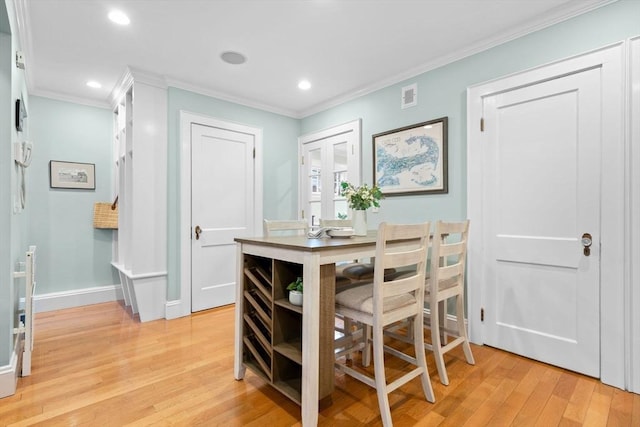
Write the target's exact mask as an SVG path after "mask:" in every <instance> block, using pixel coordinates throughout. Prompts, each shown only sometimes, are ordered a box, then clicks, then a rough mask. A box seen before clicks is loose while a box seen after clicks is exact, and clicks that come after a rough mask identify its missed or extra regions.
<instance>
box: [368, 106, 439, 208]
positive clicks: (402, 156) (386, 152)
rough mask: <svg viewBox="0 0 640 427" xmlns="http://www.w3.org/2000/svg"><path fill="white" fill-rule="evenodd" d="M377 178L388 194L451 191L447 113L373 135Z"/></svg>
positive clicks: (377, 182)
mask: <svg viewBox="0 0 640 427" xmlns="http://www.w3.org/2000/svg"><path fill="white" fill-rule="evenodd" d="M373 182H374V184H376V185H377V186H378V187H380V189H381V190H382V193H383V194H384V195H385V196H399V195H404V194H436V193H441V194H442V193H447V192H448V191H449V188H448V165H447V117H442V118H439V119H435V120H429V121H427V122H423V123H418V124H415V125H411V126H405V127H403V128H399V129H393V130H390V131H387V132H382V133H378V134H376V135H373Z"/></svg>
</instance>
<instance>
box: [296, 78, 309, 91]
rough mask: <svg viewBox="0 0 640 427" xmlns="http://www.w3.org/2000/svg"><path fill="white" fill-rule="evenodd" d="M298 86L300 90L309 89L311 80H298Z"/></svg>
mask: <svg viewBox="0 0 640 427" xmlns="http://www.w3.org/2000/svg"><path fill="white" fill-rule="evenodd" d="M298 88H299V89H302V90H309V89H311V82H309V80H300V83H298Z"/></svg>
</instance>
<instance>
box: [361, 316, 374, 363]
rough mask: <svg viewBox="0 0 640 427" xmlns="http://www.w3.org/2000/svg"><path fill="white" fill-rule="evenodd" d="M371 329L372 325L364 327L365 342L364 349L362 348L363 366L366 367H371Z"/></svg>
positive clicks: (363, 337)
mask: <svg viewBox="0 0 640 427" xmlns="http://www.w3.org/2000/svg"><path fill="white" fill-rule="evenodd" d="M371 329H372V328H371V326H370V325H367V324H363V325H362V339H363V340H364V347H363V348H362V366H364V367H367V366H369V365H371Z"/></svg>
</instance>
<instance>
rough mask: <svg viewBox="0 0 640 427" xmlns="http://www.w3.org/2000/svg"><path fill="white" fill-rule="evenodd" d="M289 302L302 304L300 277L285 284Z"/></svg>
mask: <svg viewBox="0 0 640 427" xmlns="http://www.w3.org/2000/svg"><path fill="white" fill-rule="evenodd" d="M287 290H288V291H289V302H290V303H291V304H293V305H302V277H298V278H296V280H295V281H294V282H291V283H289V285H288V286H287Z"/></svg>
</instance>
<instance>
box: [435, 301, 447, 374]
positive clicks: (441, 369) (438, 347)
mask: <svg viewBox="0 0 640 427" xmlns="http://www.w3.org/2000/svg"><path fill="white" fill-rule="evenodd" d="M431 306H432V307H431V348H432V350H433V358H434V359H435V360H436V367H437V368H438V376H439V377H440V382H441V383H442V384H444V385H449V377H448V376H447V368H446V367H445V365H444V358H443V357H442V343H441V341H440V321H439V320H440V316H439V312H440V310H439V306H440V304H437V303H436V304H431Z"/></svg>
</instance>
